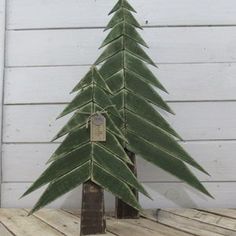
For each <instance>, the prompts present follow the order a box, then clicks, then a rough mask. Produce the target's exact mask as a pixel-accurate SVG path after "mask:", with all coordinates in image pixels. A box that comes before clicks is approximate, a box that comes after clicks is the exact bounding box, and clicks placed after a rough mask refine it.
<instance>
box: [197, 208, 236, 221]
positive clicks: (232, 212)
mask: <svg viewBox="0 0 236 236" xmlns="http://www.w3.org/2000/svg"><path fill="white" fill-rule="evenodd" d="M198 210H201V211H204V212H206V213H212V214H216V215H220V216H225V217H229V218H233V219H236V209H222V208H219V209H218V208H217V209H216V208H215V209H212V208H209V209H198Z"/></svg>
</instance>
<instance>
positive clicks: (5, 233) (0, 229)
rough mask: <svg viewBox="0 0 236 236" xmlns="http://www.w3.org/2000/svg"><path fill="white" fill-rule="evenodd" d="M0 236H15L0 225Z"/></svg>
mask: <svg viewBox="0 0 236 236" xmlns="http://www.w3.org/2000/svg"><path fill="white" fill-rule="evenodd" d="M0 235H1V236H14V235H13V234H12V233H11V232H10V231H8V229H7V228H6V227H5V226H4V225H3V224H2V223H0Z"/></svg>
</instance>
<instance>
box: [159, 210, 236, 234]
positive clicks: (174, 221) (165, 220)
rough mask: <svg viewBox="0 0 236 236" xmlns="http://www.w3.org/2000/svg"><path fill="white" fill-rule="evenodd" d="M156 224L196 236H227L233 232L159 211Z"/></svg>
mask: <svg viewBox="0 0 236 236" xmlns="http://www.w3.org/2000/svg"><path fill="white" fill-rule="evenodd" d="M157 218H158V222H160V223H162V224H165V225H168V226H170V227H174V228H177V229H181V230H183V231H185V232H189V233H192V234H194V235H198V236H220V235H221V236H222V235H225V236H227V235H228V236H229V235H233V231H231V230H227V229H223V228H220V227H216V226H213V225H208V224H205V223H203V222H199V221H196V220H193V219H190V218H186V217H183V216H180V215H176V214H172V213H171V212H167V211H163V210H160V211H159V213H158V216H157Z"/></svg>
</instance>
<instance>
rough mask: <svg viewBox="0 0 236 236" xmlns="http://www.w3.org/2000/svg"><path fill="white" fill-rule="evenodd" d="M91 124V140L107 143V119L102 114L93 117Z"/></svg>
mask: <svg viewBox="0 0 236 236" xmlns="http://www.w3.org/2000/svg"><path fill="white" fill-rule="evenodd" d="M90 124H91V125H90V140H91V141H92V142H105V141H106V118H105V117H104V116H103V115H101V114H98V115H94V116H92V117H91V123H90Z"/></svg>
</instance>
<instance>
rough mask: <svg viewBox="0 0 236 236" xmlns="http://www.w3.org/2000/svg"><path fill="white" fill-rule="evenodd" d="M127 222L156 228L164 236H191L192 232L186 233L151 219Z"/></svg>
mask: <svg viewBox="0 0 236 236" xmlns="http://www.w3.org/2000/svg"><path fill="white" fill-rule="evenodd" d="M126 222H127V223H130V224H134V225H137V226H140V227H143V228H147V229H151V230H154V231H155V232H157V233H160V234H161V235H163V236H191V235H192V234H189V233H185V232H183V231H181V230H177V229H174V228H171V227H168V226H166V225H163V224H160V223H158V222H153V221H151V220H146V219H140V220H126Z"/></svg>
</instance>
